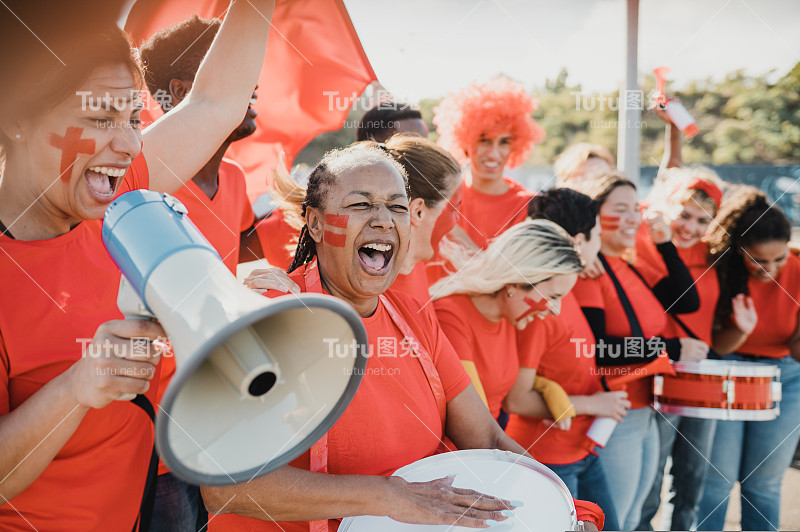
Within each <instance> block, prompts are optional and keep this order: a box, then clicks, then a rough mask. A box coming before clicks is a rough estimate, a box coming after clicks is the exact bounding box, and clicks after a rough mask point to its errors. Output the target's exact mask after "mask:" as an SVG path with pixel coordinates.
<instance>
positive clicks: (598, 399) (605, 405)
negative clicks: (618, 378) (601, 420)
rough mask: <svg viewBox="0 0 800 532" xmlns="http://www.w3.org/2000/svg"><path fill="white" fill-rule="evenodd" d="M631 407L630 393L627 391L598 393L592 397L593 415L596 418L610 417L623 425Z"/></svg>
mask: <svg viewBox="0 0 800 532" xmlns="http://www.w3.org/2000/svg"><path fill="white" fill-rule="evenodd" d="M630 407H631V402H630V401H628V392H625V391H616V392H597V393H595V394H594V395H593V396H592V409H593V411H592V415H594V416H595V417H610V418H611V419H613V420H614V421H617V422H620V423H621V422H622V418H624V417H625V416H626V415H627V414H628V409H629V408H630Z"/></svg>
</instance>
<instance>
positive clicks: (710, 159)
mask: <svg viewBox="0 0 800 532" xmlns="http://www.w3.org/2000/svg"><path fill="white" fill-rule="evenodd" d="M771 74H772V73H771V72H768V73H765V74H764V75H762V76H748V75H746V74H745V73H744V72H743V71H736V72H731V73H729V74H728V75H727V76H725V78H724V79H721V80H714V79H711V78H708V79H704V80H693V81H690V82H688V83H684V84H682V85H681V86H682V87H683V88H682V89H681V90H674V91H670V87H671V86H673V85H674V83H668V84H667V91H668V95H670V96H674V97H677V98H679V99H680V101H681V102H682V103H683V105H684V106H685V107H686V109H687V110H688V111H689V112H690V113H691V114H692V116H694V118H695V120H697V124H698V126H699V127H700V133H699V134H698V135H697V136H695V137H694V138H692V139H685V138H684V142H683V152H682V153H683V160H684V162H685V163H704V164H712V165H726V164H752V163H761V164H775V165H785V164H796V163H798V162H800V63H798V64H797V65H795V67H794V68H793V69H792V70H791V71H790V72H788V73H787V74H785V75H784V76H782V77H780V78H779V79H778V80H777V81H776V82H774V83H772V84H770V83H769V82H768V81H767V79H768V78H770V77H772V76H771ZM644 79H645V81H644V83H643V84H642V87H641V88H642V91H643V95H644V100H645V106H647V103H648V102H647V96H648V95H649V94H650V93H651V91H653V89H654V86H655V81H654V79H653V76H652V75H649V76H646V77H645V78H644ZM531 92H532V93H533V94H535V95H536V97H537V98H538V99H539V108H538V109H537V110H536V112H535V113H534V115H533V116H534V118H535V119H536V120H537V121H538V122H539V123H540V124H542V125H543V126H544V128H545V130H546V131H547V137H546V138H545V140H544V142H543V143H542V144H540V145H538V146H537V147H536V148H535V149H534V151H533V153H532V154H531V156H530V157H529V158H528V160H527V161H526V162H525V166H543V165H550V164H552V162H553V159H554V158H555V156H556V155H558V154H559V153H560V152H561V151H562V150H563V149H564V148H565V147H566V146H568V145H570V144H572V143H575V142H582V141H583V142H592V143H596V144H601V145H603V146H606V147H607V148H609V149H610V150H611V152H612V153H615V152H616V148H617V110H616V109H617V105H616V104H617V93H605V94H591V93H583V91H582V90H581V86H580V85H579V84H577V85H571V84H570V83H569V73H568V72H567V70H566V69H562V70H561V72H559V73H558V75H557V76H555V77H554V78H552V79H548V80H547V82H546V84H545V86H544V87H532V88H531ZM438 103H439V100H438V99H425V100H422V101H420V102H419V108H420V110H421V112H422V115H423V118H424V119H425V121H426V122H427V123H428V127H429V128H430V130H431V133H432V134H431V138H432V139H434V140H435V138H436V134H435V128H434V127H433V124H432V122H431V120H432V118H433V109H434V107H436V105H438ZM363 114H364V110H363V109H360V108H359V109H353V110H351V112H350V114H349V115H348V117H347V122H346V123H345V125H344V127H342V128H341V129H339V130H338V131H333V132H330V133H324V134H322V135H319V136H318V137H317V138H315V139H314V140H313V141H312V142H311V143H309V145H308V146H307V147H306V148H305V149H304V150H303V151H302V152H301V153H300V154H299V155H298V157H297V159H296V160H295V164H303V163H305V164H308V165H311V166H313V165H314V164H316V162H317V161H319V159H320V157H322V155H323V154H324V153H325V152H326V151H327V150H330V149H332V148H337V147H342V146H346V145H347V144H350V143H351V142H354V141H355V131H356V126H357V124H358V120H359V119H360V118H361V115H363ZM640 126H641V129H642V147H641V160H642V164H643V165H653V164H655V165H657V164H658V162H659V161H660V160H661V155H662V153H663V149H664V123H663V122H662V121H661V120H660V119H659V118H658V117H657V116H656V115H655V114H654V113H653V112H652V111H647V110H645V111H643V113H642V122H641V124H640Z"/></svg>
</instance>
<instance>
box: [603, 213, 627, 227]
mask: <svg viewBox="0 0 800 532" xmlns="http://www.w3.org/2000/svg"><path fill="white" fill-rule="evenodd" d="M621 219H622V217H621V216H610V215H605V214H601V215H600V228H601V229H602V230H603V231H616V230H617V229H619V222H620V220H621Z"/></svg>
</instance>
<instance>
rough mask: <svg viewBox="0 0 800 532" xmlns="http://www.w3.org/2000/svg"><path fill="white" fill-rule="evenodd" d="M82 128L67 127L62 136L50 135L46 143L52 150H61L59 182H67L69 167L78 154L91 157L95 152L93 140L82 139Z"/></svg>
mask: <svg viewBox="0 0 800 532" xmlns="http://www.w3.org/2000/svg"><path fill="white" fill-rule="evenodd" d="M81 135H83V128H82V127H68V128H67V132H66V133H65V134H64V136H63V137H62V136H60V135H56V134H55V133H50V136H49V137H48V138H47V142H48V143H49V144H50V145H51V146H52V147H54V148H60V149H61V180H62V181H69V177H70V176H69V173H68V172H67V171H68V170H69V169H70V167H71V166H72V165H73V164H74V163H75V159H77V158H78V154H79V153H86V154H88V155H91V154H93V153H94V150H95V142H94V139H82V138H81Z"/></svg>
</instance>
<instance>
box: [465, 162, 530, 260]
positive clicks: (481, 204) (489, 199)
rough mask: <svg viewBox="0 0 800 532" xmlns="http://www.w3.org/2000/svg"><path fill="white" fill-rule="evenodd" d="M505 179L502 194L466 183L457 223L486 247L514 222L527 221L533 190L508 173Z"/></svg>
mask: <svg viewBox="0 0 800 532" xmlns="http://www.w3.org/2000/svg"><path fill="white" fill-rule="evenodd" d="M503 181H505V183H506V184H507V185H508V190H507V191H506V192H504V193H503V194H484V193H483V192H479V191H478V190H475V189H474V188H473V187H471V186H467V184H466V183H464V192H463V196H462V198H461V207H459V209H458V210H459V212H460V213H461V219H460V220H459V222H458V224H459V225H460V226H461V227H462V228H463V229H464V231H466V233H467V234H468V235H469V237H470V238H471V239H472V241H473V242H475V243H476V244H478V246H480V247H481V248H483V249H486V247H487V246H488V245H489V241H490V240H492V239H494V238H496V237H498V236H500V234H501V233H503V232H504V231H505V230H506V229H508V228H509V227H511V226H512V225H516V224H518V223H520V222H524V221H525V218H526V217H527V216H528V202H529V201H530V199H531V198H532V197H533V192H531V191H530V190H528V189H526V188H525V187H523V186H522V185H520V184H519V183H517V182H516V181H513V180H511V179H510V178H508V177H504V178H503Z"/></svg>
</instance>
